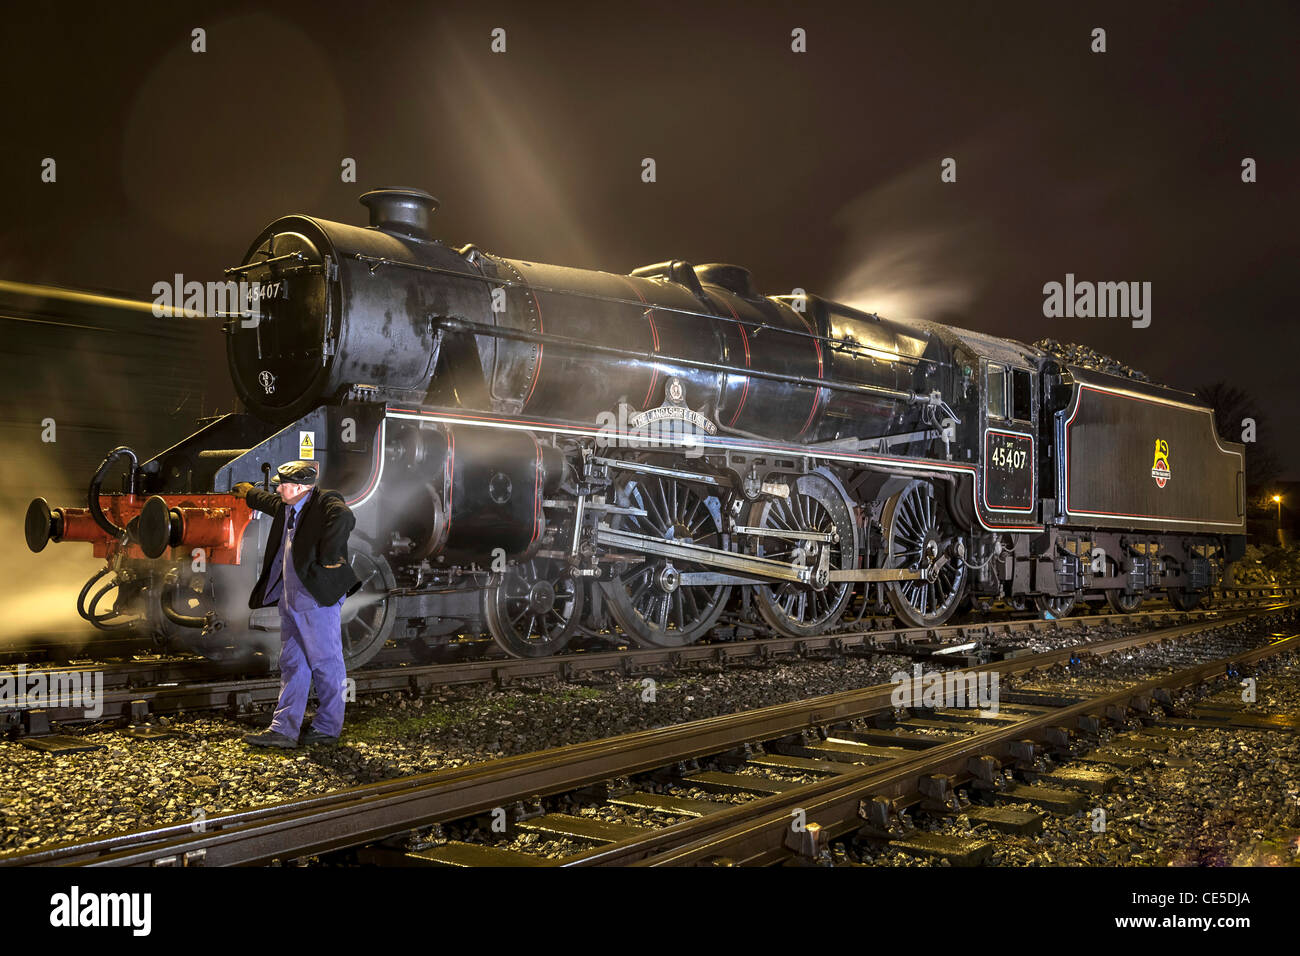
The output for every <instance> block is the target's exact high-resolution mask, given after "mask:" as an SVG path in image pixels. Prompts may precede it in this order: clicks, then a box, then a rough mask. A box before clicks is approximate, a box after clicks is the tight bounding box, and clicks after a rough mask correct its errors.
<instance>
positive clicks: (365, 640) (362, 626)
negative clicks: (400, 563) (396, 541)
mask: <svg viewBox="0 0 1300 956" xmlns="http://www.w3.org/2000/svg"><path fill="white" fill-rule="evenodd" d="M348 563H349V564H351V565H352V570H353V572H355V574H356V576H357V577H358V578H360V579H361V588H360V589H359V590H358V591H357V592H356V593H355V594H353V595H351V596H350V597H349V598H347V599H346V600H345V601H344V602H343V608H342V613H341V615H340V624H341V626H342V631H343V663H344V664H345V665H346V666H347V669H348V670H352V669H353V668H354V667H360V666H361V665H362V664H364V663H366V661H368V660H370V658H372V657H374V656H375V655H376V654H378V653H379V651H380V649H381V648H382V647H383V646H384V642H385V641H387V640H388V635H390V634H391V633H392V632H393V625H394V624H395V623H396V616H397V615H396V614H395V613H394V607H393V601H392V598H390V597H389V593H388V592H390V591H392V590H393V589H394V588H395V587H396V586H397V582H396V580H395V579H394V577H393V569H392V568H390V567H389V566H388V562H387V561H385V560H384V559H383V558H382V557H380V556H378V555H371V554H367V553H366V552H364V551H355V550H354V551H352V552H351V557H350V558H349V560H348Z"/></svg>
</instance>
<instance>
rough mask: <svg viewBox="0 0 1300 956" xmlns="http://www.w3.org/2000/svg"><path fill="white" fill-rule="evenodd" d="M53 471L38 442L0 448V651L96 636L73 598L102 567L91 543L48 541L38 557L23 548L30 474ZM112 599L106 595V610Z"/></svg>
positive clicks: (9, 442) (11, 443)
mask: <svg viewBox="0 0 1300 956" xmlns="http://www.w3.org/2000/svg"><path fill="white" fill-rule="evenodd" d="M52 473H54V470H53V468H52V467H51V462H50V461H49V456H48V455H46V454H44V453H43V452H42V451H41V446H40V444H39V440H35V441H14V440H12V439H10V440H7V441H5V442H4V444H3V445H2V446H0V540H2V541H4V542H5V546H4V547H3V548H0V580H3V581H4V582H5V584H6V587H7V593H6V595H5V598H4V604H3V607H4V612H3V613H2V614H0V647H3V648H5V649H6V650H14V649H18V648H21V647H24V646H26V645H27V644H29V643H31V642H32V641H34V640H38V639H43V640H63V641H66V642H68V643H72V644H78V645H79V644H81V643H83V642H84V641H85V640H87V639H89V638H91V637H93V636H94V635H95V634H96V633H97V632H95V631H94V630H93V629H92V628H91V626H90V625H89V624H87V623H86V622H85V621H83V620H82V619H81V617H80V616H79V615H78V614H77V610H76V608H77V594H78V592H80V590H81V587H82V585H83V584H85V582H86V580H87V579H88V578H89V577H90V576H91V575H92V574H94V573H95V572H96V571H98V570H99V569H100V568H102V567H103V566H104V562H103V560H102V559H100V558H96V557H95V556H94V555H93V554H91V550H90V545H89V544H82V543H78V542H71V543H66V544H58V543H54V542H51V543H50V544H49V545H47V546H46V548H45V550H44V551H42V552H41V553H40V554H32V553H31V552H30V551H28V550H27V544H26V540H25V538H24V536H23V525H24V518H25V516H26V513H27V503H28V501H29V500H30V498H31V497H33V496H32V495H24V494H23V493H22V492H23V490H25V489H27V488H29V487H30V486H31V483H32V481H33V477H34V476H39V475H48V474H52ZM50 505H51V507H57V506H59V505H76V506H81V505H84V501H82V500H80V499H78V500H76V501H73V500H52V501H51V502H50ZM111 599H112V595H111V594H109V595H106V596H105V602H104V605H103V606H105V607H108V606H111V605H110V604H109V603H108V602H109V601H111Z"/></svg>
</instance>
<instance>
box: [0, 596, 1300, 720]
mask: <svg viewBox="0 0 1300 956" xmlns="http://www.w3.org/2000/svg"><path fill="white" fill-rule="evenodd" d="M1298 594H1300V588H1285V589H1273V590H1270V589H1243V590H1241V591H1229V592H1223V593H1222V594H1221V595H1220V601H1219V602H1218V603H1216V605H1215V606H1214V607H1213V608H1210V609H1198V610H1195V611H1176V610H1174V609H1172V608H1156V609H1153V610H1148V611H1138V612H1136V613H1131V614H1118V613H1107V614H1089V615H1076V616H1071V617H1066V618H1061V619H1057V620H1050V621H1049V620H1043V619H1041V618H1037V617H1033V618H1008V619H1003V620H990V621H977V622H966V623H961V624H947V625H943V626H940V627H934V628H909V627H879V628H876V627H871V628H863V629H859V630H855V631H850V632H845V633H838V634H824V635H817V636H813V637H798V638H795V637H769V638H754V639H746V640H732V641H716V642H711V643H698V644H692V645H687V646H684V647H679V648H651V649H641V648H627V649H621V650H608V651H601V650H591V651H582V652H575V653H569V654H564V655H560V656H556V657H546V658H535V659H528V660H520V659H515V658H506V657H494V658H470V659H467V660H462V661H457V662H452V663H441V664H416V663H414V662H402V663H400V664H396V665H390V666H378V667H368V668H363V669H360V670H358V671H355V672H353V674H352V675H351V676H352V679H353V680H354V681H355V692H356V695H357V697H362V696H373V695H378V694H385V693H395V692H405V691H411V692H415V693H418V694H424V693H428V692H429V691H431V690H433V689H434V688H438V687H450V686H463V685H474V684H480V685H482V684H489V685H496V686H502V687H504V686H509V685H510V684H513V683H516V682H519V681H524V680H534V679H538V678H545V677H552V678H557V679H561V680H569V681H571V680H579V679H584V678H589V677H593V676H596V675H608V674H614V675H618V676H623V677H633V676H639V675H643V674H655V675H658V674H662V673H664V672H665V671H671V670H676V669H678V668H681V667H687V666H691V665H700V664H736V663H745V662H751V663H753V662H764V661H772V660H781V659H790V658H799V657H816V656H820V655H842V654H856V653H870V652H872V651H889V652H891V653H900V652H902V653H908V654H911V655H913V656H924V655H925V654H927V653H934V652H942V653H951V654H956V655H957V656H956V657H954V660H959V661H965V660H966V657H964V656H962V655H961V652H960V649H961V648H962V647H963V645H969V646H972V647H974V646H976V645H979V644H980V643H981V642H987V641H989V640H991V639H994V638H998V637H1005V636H1007V635H1013V634H1031V633H1034V632H1055V631H1059V630H1061V629H1086V628H1089V627H1095V626H1097V625H1101V624H1132V625H1138V626H1148V627H1161V626H1167V625H1170V624H1174V623H1183V622H1191V621H1200V620H1212V619H1214V618H1215V617H1216V616H1221V615H1223V614H1226V613H1231V612H1232V611H1234V610H1237V609H1239V608H1241V607H1243V606H1245V607H1253V606H1258V602H1260V601H1264V602H1268V601H1277V600H1286V599H1289V598H1294V597H1296V596H1297V595H1298ZM212 668H213V665H211V664H210V663H209V662H206V661H204V660H203V659H201V658H181V659H176V658H163V657H155V656H153V655H144V656H141V657H138V658H136V659H134V660H131V661H125V662H115V663H107V664H106V663H103V662H96V661H90V660H80V661H73V662H70V663H68V664H66V665H63V666H60V667H46V666H35V667H28V668H26V670H25V677H26V678H28V679H31V680H39V681H42V682H43V684H44V686H50V687H53V686H56V685H57V682H58V681H59V680H60V679H61V678H62V677H64V676H67V677H72V676H75V675H79V674H86V673H88V672H97V673H100V674H102V679H103V690H102V694H101V698H100V700H99V701H98V708H97V709H98V711H99V712H98V713H97V714H96V715H95V716H94V717H88V716H87V715H86V712H85V710H84V708H83V707H82V706H80V705H76V706H73V705H61V704H60V703H58V702H49V703H46V704H44V705H42V706H40V707H35V708H31V707H29V708H23V707H18V706H8V707H4V706H0V733H8V734H10V735H16V736H49V735H52V734H54V733H55V732H56V730H57V729H58V727H59V726H75V725H77V724H83V723H88V722H92V721H96V722H97V721H120V720H126V721H129V722H132V723H138V722H143V721H146V720H147V719H149V718H150V717H162V716H170V715H174V714H178V713H193V712H226V713H229V714H231V715H233V716H242V715H248V714H252V713H254V712H256V711H257V710H259V709H260V708H263V707H266V706H269V705H272V704H274V703H275V701H276V700H277V699H278V697H279V693H280V683H279V678H278V677H276V676H274V675H272V676H265V677H253V678H248V677H244V676H217V677H213V676H212V673H211V672H212ZM11 669H12V668H11Z"/></svg>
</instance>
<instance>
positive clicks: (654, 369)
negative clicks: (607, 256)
mask: <svg viewBox="0 0 1300 956" xmlns="http://www.w3.org/2000/svg"><path fill="white" fill-rule="evenodd" d="M619 278H620V279H622V280H623V281H624V282H626V283H627V284H628V288H630V289H631V290H632V291H633V292H634V293H635V294H636V297H637V298H638V299H640V300H641V304H642V305H644V306H645V311H644V312H643V313H641V314H642V315H644V316H645V318H646V321H647V322H649V323H650V343H651V347H652V348H653V349H654V350H655V351H656V352H658V351H659V327H658V326H656V325H655V315H654V312H655V310H654V307H653V306H651V305H650V303H649V302H647V301H646V298H645V296H643V295H642V294H641V290H640V289H638V288H637V287H636V285H634V284H633V282H632V280H631V279H629V278H627V276H619ZM658 381H659V363H658V362H653V363H651V365H650V387H649V388H647V389H646V390H645V401H643V402H642V403H641V410H642V411H645V410H646V409H647V408H649V407H650V399H651V398H652V397H653V396H654V393H655V383H656V382H658Z"/></svg>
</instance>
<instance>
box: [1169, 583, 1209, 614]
mask: <svg viewBox="0 0 1300 956" xmlns="http://www.w3.org/2000/svg"><path fill="white" fill-rule="evenodd" d="M1166 594H1167V596H1168V597H1169V604H1170V606H1172V607H1173V609H1174V610H1176V611H1195V610H1196V609H1197V608H1198V607H1200V606H1201V602H1202V601H1204V600H1205V592H1204V591H1189V590H1187V589H1186V588H1170V589H1169V590H1168V591H1167V592H1166Z"/></svg>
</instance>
